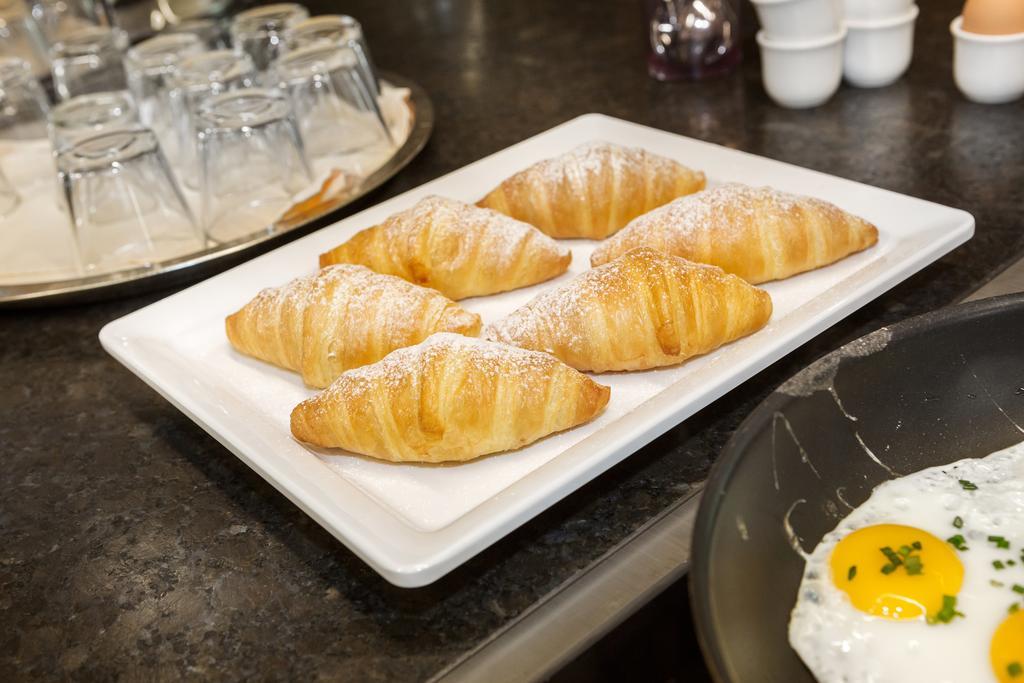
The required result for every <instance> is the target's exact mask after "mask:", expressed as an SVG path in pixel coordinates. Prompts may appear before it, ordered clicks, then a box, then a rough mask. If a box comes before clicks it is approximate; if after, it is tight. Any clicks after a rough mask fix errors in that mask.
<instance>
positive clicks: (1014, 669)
mask: <svg viewBox="0 0 1024 683" xmlns="http://www.w3.org/2000/svg"><path fill="white" fill-rule="evenodd" d="M1006 673H1008V674H1010V678H1017V677H1018V676H1020V675H1021V674H1022V673H1024V666H1021V663H1020V662H1010V663H1009V664H1007V665H1006Z"/></svg>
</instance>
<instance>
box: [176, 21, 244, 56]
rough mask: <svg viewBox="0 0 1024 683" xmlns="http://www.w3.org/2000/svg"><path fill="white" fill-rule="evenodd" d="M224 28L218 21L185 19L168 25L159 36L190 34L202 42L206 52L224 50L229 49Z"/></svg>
mask: <svg viewBox="0 0 1024 683" xmlns="http://www.w3.org/2000/svg"><path fill="white" fill-rule="evenodd" d="M226 28H227V26H226V25H225V24H224V22H223V21H221V20H220V19H187V20H185V21H182V22H180V23H178V24H168V25H167V27H166V28H164V29H163V30H162V31H160V35H174V34H177V33H191V34H192V35H194V36H197V37H198V38H199V40H200V41H202V43H203V45H205V46H206V49H207V50H225V49H227V48H229V47H231V45H230V44H229V43H228V36H227V30H226Z"/></svg>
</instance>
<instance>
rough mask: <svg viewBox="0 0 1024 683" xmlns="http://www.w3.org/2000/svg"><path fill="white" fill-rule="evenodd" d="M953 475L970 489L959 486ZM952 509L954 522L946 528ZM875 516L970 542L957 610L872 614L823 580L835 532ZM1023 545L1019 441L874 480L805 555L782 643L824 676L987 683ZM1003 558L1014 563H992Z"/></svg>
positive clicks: (872, 682)
mask: <svg viewBox="0 0 1024 683" xmlns="http://www.w3.org/2000/svg"><path fill="white" fill-rule="evenodd" d="M960 479H964V480H968V481H971V482H973V483H975V484H976V485H977V486H978V489H977V490H976V491H965V490H964V489H963V487H962V486H961V485H960V483H959V480H960ZM957 516H959V517H961V518H962V519H963V521H964V525H963V528H962V529H956V528H954V526H953V519H954V518H955V517H957ZM874 524H903V525H907V526H913V527H917V528H919V529H923V530H924V531H927V532H929V533H931V534H933V535H935V536H937V537H938V538H941V539H946V538H949V537H950V536H953V535H954V534H957V533H959V534H962V535H963V536H964V538H965V539H966V543H967V546H968V548H969V549H968V550H966V551H963V552H960V553H958V555H959V557H960V560H961V562H962V563H963V566H964V582H963V587H962V588H961V590H960V593H959V595H958V598H957V609H958V611H960V612H963V613H964V617H963V618H960V617H957V618H955V619H953V620H952V621H951V622H950V623H948V624H935V625H929V624H927V623H925V622H924V621H893V620H889V619H884V618H880V617H872V616H870V615H868V614H865V613H863V612H861V611H860V610H858V609H856V608H855V607H854V606H853V604H852V603H851V602H850V600H849V598H848V597H847V595H846V593H844V592H843V591H841V590H840V589H839V588H837V587H836V586H835V584H834V583H833V582H832V578H831V570H830V569H829V556H830V555H831V553H832V549H833V548H834V547H835V546H836V544H837V543H838V542H839V541H840V540H841V539H842V538H843V537H844V536H846V535H847V534H849V533H850V532H852V531H855V530H857V529H860V528H862V527H866V526H871V525H874ZM989 535H1000V536H1003V537H1004V538H1005V539H1006V540H1008V541H1009V542H1010V544H1011V545H1010V550H1000V549H998V548H997V547H996V546H995V544H993V543H991V542H989V541H988V540H987V538H988V536H989ZM1022 547H1024V443H1021V444H1018V445H1016V446H1013V447H1011V448H1008V449H1006V450H1003V451H998V452H996V453H993V454H992V455H989V456H987V457H985V458H971V459H967V460H961V461H959V462H956V463H953V464H951V465H945V466H942V467H933V468H930V469H926V470H922V471H920V472H916V473H914V474H911V475H908V476H905V477H901V478H899V479H894V480H892V481H889V482H886V483H884V484H881V485H880V486H878V487H877V488H876V489H875V490H874V491H873V492H872V494H871V497H870V498H869V499H868V500H867V501H866V502H865V503H864V504H863V505H861V506H860V507H858V508H857V509H856V510H854V511H853V512H851V513H850V515H849V516H847V517H846V518H845V519H844V520H843V521H842V522H840V523H839V525H838V526H837V527H836V528H835V529H834V530H833V531H831V532H829V533H828V534H826V535H825V537H824V538H822V540H821V543H819V544H818V546H817V547H816V548H815V549H814V552H812V553H811V555H810V556H809V558H808V560H807V565H806V568H805V569H804V576H803V580H802V582H801V584H800V590H799V594H798V597H797V602H796V606H795V607H794V608H793V612H792V614H791V616H790V622H789V642H790V645H791V646H792V647H793V649H794V650H796V652H797V653H798V654H799V655H800V657H801V659H803V661H804V663H805V664H806V665H807V667H808V668H809V669H810V670H811V672H812V673H813V674H814V675H815V677H816V678H817V679H818V680H819V681H822V682H823V683H824V682H831V681H843V682H846V683H853V682H858V683H860V682H865V683H868V682H869V683H884V682H886V681H892V682H893V683H896V682H899V683H906V682H907V681H933V682H936V683H978V682H979V681H995V680H996V679H995V675H994V674H993V673H992V668H991V664H990V663H989V647H990V644H991V639H992V634H993V633H994V632H995V630H996V627H997V626H998V625H999V624H1000V622H1002V620H1003V619H1004V618H1006V616H1007V610H1008V608H1009V606H1010V605H1011V604H1012V603H1013V602H1014V601H1015V600H1016V601H1017V602H1020V601H1021V600H1020V598H1021V596H1020V595H1017V594H1016V593H1014V592H1013V591H1012V590H1011V588H1010V587H1011V586H1012V585H1013V584H1014V583H1018V584H1021V585H1024V564H1022V563H1021V561H1020V556H1021V548H1022ZM1008 557H1009V558H1013V559H1015V560H1016V562H1017V563H1016V565H1015V566H1007V567H1006V568H1005V569H1003V570H996V569H995V568H994V567H993V565H992V562H993V560H997V559H999V560H1006V559H1007V558H1008ZM992 580H996V581H1000V582H1002V583H1003V584H1004V585H1003V586H995V585H993V584H992V583H991V581H992Z"/></svg>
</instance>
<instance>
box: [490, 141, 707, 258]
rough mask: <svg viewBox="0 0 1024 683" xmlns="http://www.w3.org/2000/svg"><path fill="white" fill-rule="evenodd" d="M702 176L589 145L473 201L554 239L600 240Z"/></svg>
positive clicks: (627, 151)
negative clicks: (526, 224)
mask: <svg viewBox="0 0 1024 683" xmlns="http://www.w3.org/2000/svg"><path fill="white" fill-rule="evenodd" d="M704 183H705V180H704V174H703V173H701V172H700V171H694V170H691V169H689V168H686V167H685V166H683V165H682V164H679V163H677V162H675V161H673V160H671V159H666V158H665V157H662V156H658V155H657V154H652V153H650V152H647V151H645V150H642V149H638V148H633V147H620V146H619V145H613V144H610V143H607V142H591V143H588V144H584V145H581V146H579V147H577V148H576V149H574V150H572V151H571V152H568V153H567V154H563V155H561V156H559V157H555V158H554V159H547V160H545V161H541V162H538V163H536V164H534V165H533V166H530V167H529V168H527V169H525V170H523V171H520V172H519V173H516V174H515V175H514V176H512V177H510V178H508V179H507V180H505V182H503V183H502V184H501V185H499V186H498V187H496V188H495V189H494V190H492V191H491V192H490V194H488V195H487V196H486V197H484V198H483V199H481V200H480V201H479V202H477V204H478V205H480V206H485V207H487V208H489V209H494V210H496V211H500V212H502V213H504V214H508V215H509V216H512V217H513V218H517V219H519V220H521V221H526V222H527V223H530V224H531V225H535V226H537V227H538V228H539V229H540V230H542V231H543V232H545V233H547V234H549V235H551V236H552V237H558V238H573V237H584V238H588V239H604V238H605V237H607V236H608V235H611V234H612V233H614V232H616V231H617V230H619V229H620V228H621V227H622V226H624V225H626V223H628V222H629V221H631V220H633V219H634V218H636V217H637V216H639V215H640V214H643V213H647V212H648V211H650V210H651V209H653V208H655V207H658V206H661V205H662V204H665V203H666V202H670V201H672V200H673V199H675V198H676V197H681V196H683V195H687V194H690V193H692V192H697V191H699V190H702V189H704Z"/></svg>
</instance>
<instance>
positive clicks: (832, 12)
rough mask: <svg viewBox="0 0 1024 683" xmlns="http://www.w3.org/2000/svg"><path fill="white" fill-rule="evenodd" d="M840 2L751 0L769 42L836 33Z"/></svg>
mask: <svg viewBox="0 0 1024 683" xmlns="http://www.w3.org/2000/svg"><path fill="white" fill-rule="evenodd" d="M840 1H841V0H752V2H753V3H754V9H755V10H756V11H757V18H758V19H759V20H760V21H761V29H762V30H763V31H764V34H765V36H766V37H767V38H769V39H770V40H773V41H775V40H780V41H790V40H815V39H817V38H821V37H822V36H831V35H834V34H836V33H838V32H839V29H840V28H841V26H842V23H843V8H842V5H841V4H840Z"/></svg>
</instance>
